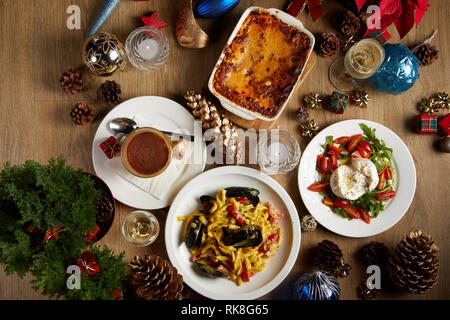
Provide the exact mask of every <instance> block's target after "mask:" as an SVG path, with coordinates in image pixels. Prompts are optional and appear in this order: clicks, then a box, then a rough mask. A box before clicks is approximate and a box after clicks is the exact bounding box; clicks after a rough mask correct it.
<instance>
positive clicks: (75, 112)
mask: <svg viewBox="0 0 450 320" xmlns="http://www.w3.org/2000/svg"><path fill="white" fill-rule="evenodd" d="M70 116H71V117H72V121H73V122H75V123H76V124H79V125H84V124H87V123H89V122H91V121H92V120H93V119H94V117H95V111H94V109H92V108H91V107H89V105H88V104H87V103H77V104H76V105H75V107H73V109H72V111H71V112H70Z"/></svg>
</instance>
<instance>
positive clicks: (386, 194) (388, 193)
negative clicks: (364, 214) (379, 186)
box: [377, 190, 396, 201]
mask: <svg viewBox="0 0 450 320" xmlns="http://www.w3.org/2000/svg"><path fill="white" fill-rule="evenodd" d="M395 195H396V192H395V191H394V190H388V191H385V192H381V193H379V194H377V200H379V201H384V200H389V199H392V198H394V197H395Z"/></svg>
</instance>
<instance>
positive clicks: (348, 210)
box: [344, 207, 361, 219]
mask: <svg viewBox="0 0 450 320" xmlns="http://www.w3.org/2000/svg"><path fill="white" fill-rule="evenodd" d="M344 211H345V212H346V213H347V215H348V216H349V217H350V218H352V219H360V218H361V214H360V213H359V211H358V210H357V209H356V208H353V207H348V208H346V209H344Z"/></svg>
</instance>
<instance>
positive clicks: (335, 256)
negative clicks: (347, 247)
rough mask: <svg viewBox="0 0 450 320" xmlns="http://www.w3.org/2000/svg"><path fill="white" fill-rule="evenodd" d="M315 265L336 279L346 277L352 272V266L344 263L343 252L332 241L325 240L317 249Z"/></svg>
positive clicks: (315, 251)
mask: <svg viewBox="0 0 450 320" xmlns="http://www.w3.org/2000/svg"><path fill="white" fill-rule="evenodd" d="M313 263H314V265H315V266H317V267H319V268H320V269H321V270H322V271H327V272H329V273H331V274H332V275H334V276H335V277H346V276H347V275H348V272H349V271H350V270H351V266H350V265H349V264H346V263H344V260H343V254H342V250H341V249H340V248H339V247H338V246H337V245H336V244H335V243H334V242H332V241H330V240H323V241H322V242H320V243H319V245H318V246H317V247H316V248H315V250H314V258H313Z"/></svg>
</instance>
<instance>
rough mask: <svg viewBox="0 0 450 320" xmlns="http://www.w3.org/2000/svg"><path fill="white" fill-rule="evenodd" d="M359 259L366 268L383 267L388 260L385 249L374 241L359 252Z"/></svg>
mask: <svg viewBox="0 0 450 320" xmlns="http://www.w3.org/2000/svg"><path fill="white" fill-rule="evenodd" d="M359 257H360V259H361V261H362V262H363V263H364V264H365V265H366V266H371V265H377V266H379V267H382V266H385V265H386V263H387V260H388V250H387V247H386V246H385V245H384V244H382V243H380V242H376V241H372V242H370V243H368V244H366V245H365V246H363V247H362V248H361V249H360V250H359Z"/></svg>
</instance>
